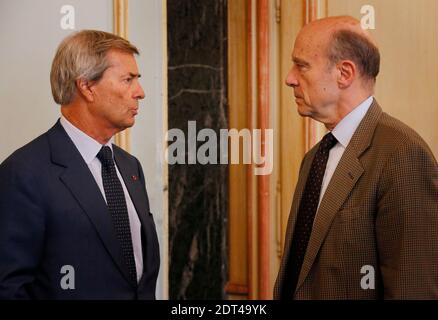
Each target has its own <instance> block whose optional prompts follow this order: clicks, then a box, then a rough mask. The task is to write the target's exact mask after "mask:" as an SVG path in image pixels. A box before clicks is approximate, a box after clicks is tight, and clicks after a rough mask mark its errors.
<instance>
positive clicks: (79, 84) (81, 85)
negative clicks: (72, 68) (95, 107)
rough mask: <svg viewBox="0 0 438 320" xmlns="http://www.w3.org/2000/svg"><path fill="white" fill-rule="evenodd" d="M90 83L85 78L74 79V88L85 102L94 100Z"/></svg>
mask: <svg viewBox="0 0 438 320" xmlns="http://www.w3.org/2000/svg"><path fill="white" fill-rule="evenodd" d="M91 85H92V83H91V82H90V81H88V80H86V79H83V78H80V79H77V80H76V88H77V89H78V92H79V94H80V95H81V96H82V97H83V98H84V99H85V100H86V101H87V102H94V93H93V90H92V88H91Z"/></svg>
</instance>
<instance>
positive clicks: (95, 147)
mask: <svg viewBox="0 0 438 320" xmlns="http://www.w3.org/2000/svg"><path fill="white" fill-rule="evenodd" d="M60 123H61V125H62V126H63V128H64V129H65V131H66V132H67V135H68V136H69V137H70V139H71V140H72V141H73V144H74V145H75V146H76V148H77V149H78V151H79V153H80V154H81V156H82V158H83V159H84V161H85V163H86V164H87V165H88V164H90V163H91V161H93V160H94V158H96V156H97V154H98V153H99V151H100V149H101V148H102V145H101V144H100V143H99V142H97V141H96V140H94V139H93V138H91V137H90V136H89V135H87V134H86V133H85V132H83V131H81V130H80V129H78V128H76V127H75V126H74V125H73V124H72V123H70V122H69V121H68V120H67V119H66V118H65V117H64V116H61V119H60ZM105 145H106V146H108V147H110V148H111V151H112V150H113V146H112V143H111V140H110V141H108V143H106V144H105ZM113 157H114V153H113Z"/></svg>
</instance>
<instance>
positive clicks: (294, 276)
mask: <svg viewBox="0 0 438 320" xmlns="http://www.w3.org/2000/svg"><path fill="white" fill-rule="evenodd" d="M336 143H337V140H336V138H335V137H334V136H333V135H332V134H331V133H328V134H326V135H325V136H324V138H323V139H322V141H321V143H320V145H319V148H318V151H317V152H316V154H315V157H314V159H313V162H312V166H311V168H310V172H309V176H308V177H307V181H306V185H305V187H304V192H303V195H302V197H301V202H300V207H299V210H298V216H297V220H296V222H295V229H294V233H293V238H292V244H291V247H290V254H289V261H288V262H287V264H286V273H285V279H284V285H283V288H282V293H281V299H292V298H293V296H294V293H295V289H296V286H297V282H298V278H299V276H300V271H301V267H302V265H303V261H304V256H305V254H306V250H307V245H308V243H309V239H310V234H311V232H312V226H313V220H314V219H315V214H316V210H317V209H318V203H319V196H320V194H321V185H322V179H323V177H324V173H325V168H326V166H327V160H328V157H329V152H330V149H331V148H333V147H334V145H335V144H336Z"/></svg>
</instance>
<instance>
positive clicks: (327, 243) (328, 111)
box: [274, 17, 438, 299]
mask: <svg viewBox="0 0 438 320" xmlns="http://www.w3.org/2000/svg"><path fill="white" fill-rule="evenodd" d="M292 60H293V63H294V65H293V67H292V69H291V70H290V72H289V74H288V76H287V79H286V83H287V85H288V86H291V87H292V88H293V89H294V95H295V98H296V103H297V105H298V112H299V114H300V115H302V116H306V117H311V118H313V119H315V120H317V121H320V122H322V123H324V125H325V126H326V128H327V129H328V130H329V131H330V132H329V133H328V134H327V135H326V136H325V137H324V138H323V139H322V141H321V142H320V143H318V144H317V145H316V146H315V147H314V148H313V149H311V150H310V151H309V152H308V153H307V154H306V155H305V157H304V159H303V162H302V164H301V169H300V175H299V179H298V183H297V186H296V190H295V195H294V198H293V203H292V208H291V212H290V216H289V222H288V226H287V232H286V240H285V248H284V255H283V258H282V261H281V266H280V271H279V274H278V277H277V281H276V283H275V288H274V298H276V299H435V298H438V165H437V162H436V159H435V158H434V156H433V154H432V152H431V150H430V149H429V147H428V146H427V145H426V143H425V142H424V141H423V139H422V138H421V137H420V136H419V135H418V134H417V133H416V132H414V130H412V129H411V128H409V127H408V126H406V125H405V124H403V123H401V122H400V121H398V120H396V119H394V118H392V117H391V116H389V115H387V114H386V113H384V112H382V109H381V108H380V106H379V105H378V103H377V101H376V100H375V99H374V98H373V91H374V84H375V79H376V76H377V74H378V72H379V64H380V55H379V51H378V49H377V46H376V44H375V43H374V41H373V40H372V39H371V38H370V36H369V35H368V33H366V32H365V31H364V30H362V29H361V27H360V24H359V22H358V21H357V20H355V19H353V18H351V17H331V18H326V19H321V20H318V21H315V22H312V23H310V24H308V25H306V26H305V27H304V28H303V29H302V30H301V32H300V33H299V35H298V37H297V39H296V42H295V46H294V50H293V54H292Z"/></svg>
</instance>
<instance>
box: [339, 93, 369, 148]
mask: <svg viewBox="0 0 438 320" xmlns="http://www.w3.org/2000/svg"><path fill="white" fill-rule="evenodd" d="M372 103H373V96H370V97H368V98H367V99H366V100H365V101H363V102H362V103H361V104H359V105H358V106H357V107H356V108H354V109H353V110H352V111H350V113H349V114H347V115H346V116H345V117H344V118H343V119H342V120H341V121H340V122H339V123H338V124H337V125H336V127H335V128H334V129H333V131H332V134H333V135H334V136H335V138H336V140H338V142H339V143H340V144H342V146H343V147H344V148H346V147H347V146H348V143H349V142H350V140H351V138H352V137H353V134H354V132H355V131H356V129H357V127H358V126H359V124H360V122H361V121H362V119H363V117H365V114H366V113H367V111H368V109H369V107H370V106H371V104H372Z"/></svg>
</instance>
